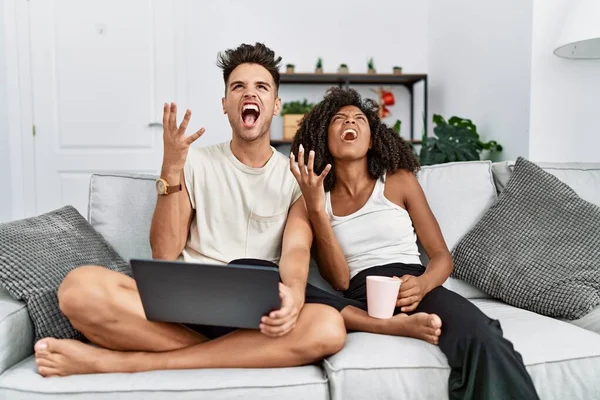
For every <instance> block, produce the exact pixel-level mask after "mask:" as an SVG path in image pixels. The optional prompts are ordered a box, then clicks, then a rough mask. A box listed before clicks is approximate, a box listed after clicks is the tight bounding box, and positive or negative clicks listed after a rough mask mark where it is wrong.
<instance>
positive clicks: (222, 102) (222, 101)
mask: <svg viewBox="0 0 600 400" xmlns="http://www.w3.org/2000/svg"><path fill="white" fill-rule="evenodd" d="M226 99H227V98H226V97H223V98H221V106H222V107H223V114H227V110H226V109H225V100H226Z"/></svg>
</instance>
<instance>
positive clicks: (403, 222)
mask: <svg viewBox="0 0 600 400" xmlns="http://www.w3.org/2000/svg"><path fill="white" fill-rule="evenodd" d="M384 180H385V176H384ZM384 189H385V184H384V182H382V181H381V180H380V179H378V180H377V182H376V183H375V188H374V189H373V193H372V194H371V196H370V197H369V199H368V200H367V202H366V204H365V205H364V206H363V207H362V208H361V209H359V210H358V211H356V212H354V213H352V214H350V215H347V216H344V217H338V216H335V215H333V211H332V207H331V196H330V193H329V192H327V193H325V210H326V212H327V215H328V217H329V220H330V221H331V226H332V228H333V232H334V234H335V237H336V238H337V241H338V243H339V244H340V246H341V248H342V251H343V253H344V256H345V257H346V262H347V263H348V267H349V268H350V277H351V278H352V277H354V276H355V275H356V274H358V273H359V272H360V271H363V270H365V269H367V268H371V267H375V266H378V265H384V264H391V263H405V264H421V259H420V258H419V249H418V247H417V235H416V233H415V231H414V228H413V224H412V220H411V219H410V216H409V215H408V212H407V211H406V210H405V209H403V208H402V207H399V206H398V205H396V204H394V203H393V202H391V201H389V200H388V199H386V198H385V196H384Z"/></svg>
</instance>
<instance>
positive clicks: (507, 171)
mask: <svg viewBox="0 0 600 400" xmlns="http://www.w3.org/2000/svg"><path fill="white" fill-rule="evenodd" d="M536 164H537V165H538V166H540V167H541V168H542V169H543V170H544V171H546V172H548V173H550V174H552V175H554V176H556V177H557V178H558V179H560V180H561V181H562V182H564V183H566V184H567V185H569V186H570V187H571V188H572V189H573V190H574V191H575V193H577V194H578V195H579V196H580V197H581V198H582V199H584V200H587V201H589V202H590V203H593V204H595V205H597V206H599V207H600V163H544V162H539V163H536ZM514 167H515V162H514V161H503V162H497V163H494V164H493V165H492V171H493V173H494V181H495V183H496V187H497V190H498V193H500V192H501V191H502V189H503V188H504V186H506V183H507V182H508V179H509V178H510V175H511V173H512V171H513V169H514Z"/></svg>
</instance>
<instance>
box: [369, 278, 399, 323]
mask: <svg viewBox="0 0 600 400" xmlns="http://www.w3.org/2000/svg"><path fill="white" fill-rule="evenodd" d="M399 291H400V279H398V278H389V277H387V276H376V275H370V276H367V310H368V314H369V316H371V317H373V318H380V319H387V318H392V316H393V315H394V309H395V308H396V301H397V300H398V292H399Z"/></svg>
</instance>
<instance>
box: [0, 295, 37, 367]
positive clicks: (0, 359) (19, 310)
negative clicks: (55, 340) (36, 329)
mask: <svg viewBox="0 0 600 400" xmlns="http://www.w3.org/2000/svg"><path fill="white" fill-rule="evenodd" d="M33 338H34V336H33V323H32V322H31V319H30V318H29V313H28V312H27V307H26V306H25V303H23V302H22V301H19V300H15V299H13V298H12V297H11V295H10V294H9V293H8V292H7V291H6V289H4V288H3V287H2V286H0V374H2V373H3V372H4V371H6V370H7V369H8V368H10V367H12V366H13V365H15V364H16V363H18V362H19V361H21V360H23V359H24V358H26V357H28V356H29V355H31V354H33Z"/></svg>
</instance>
